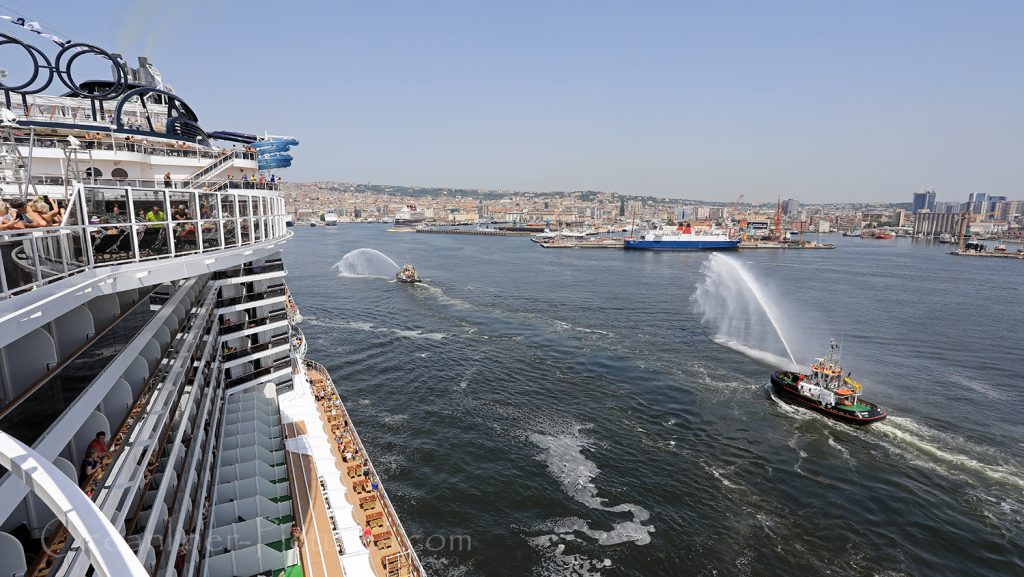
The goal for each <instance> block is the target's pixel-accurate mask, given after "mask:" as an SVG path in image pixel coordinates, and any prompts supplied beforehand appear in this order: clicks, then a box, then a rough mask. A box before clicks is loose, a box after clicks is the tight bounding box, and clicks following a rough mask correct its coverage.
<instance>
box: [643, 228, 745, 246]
mask: <svg viewBox="0 0 1024 577" xmlns="http://www.w3.org/2000/svg"><path fill="white" fill-rule="evenodd" d="M739 244H740V241H739V239H732V238H729V233H728V231H726V230H722V229H719V228H710V229H708V230H702V231H697V232H694V231H693V228H691V227H690V225H689V224H685V225H679V226H678V227H676V228H675V229H674V230H673V229H665V228H657V229H654V230H650V231H647V232H645V233H644V234H642V235H640V238H627V239H626V240H625V242H624V243H623V248H625V249H627V250H731V249H735V248H736V247H738V246H739Z"/></svg>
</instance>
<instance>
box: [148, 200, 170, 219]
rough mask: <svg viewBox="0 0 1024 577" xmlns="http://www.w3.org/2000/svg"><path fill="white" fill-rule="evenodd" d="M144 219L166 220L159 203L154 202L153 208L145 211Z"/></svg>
mask: <svg viewBox="0 0 1024 577" xmlns="http://www.w3.org/2000/svg"><path fill="white" fill-rule="evenodd" d="M146 220H147V221H149V222H163V221H165V220H167V215H166V214H164V211H163V210H161V209H160V205H158V204H154V205H153V208H152V209H150V211H149V212H147V213H146Z"/></svg>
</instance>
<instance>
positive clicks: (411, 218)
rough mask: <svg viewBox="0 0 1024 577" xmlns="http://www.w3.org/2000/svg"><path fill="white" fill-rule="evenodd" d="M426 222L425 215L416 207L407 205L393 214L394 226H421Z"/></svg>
mask: <svg viewBox="0 0 1024 577" xmlns="http://www.w3.org/2000/svg"><path fill="white" fill-rule="evenodd" d="M425 220H427V213H426V212H424V211H422V210H419V209H417V208H416V205H414V204H409V205H406V207H405V208H403V209H402V210H400V211H398V212H397V213H396V214H395V225H397V226H412V225H414V224H422V223H423V221H425Z"/></svg>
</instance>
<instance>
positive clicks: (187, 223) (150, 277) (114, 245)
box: [0, 185, 292, 324]
mask: <svg viewBox="0 0 1024 577" xmlns="http://www.w3.org/2000/svg"><path fill="white" fill-rule="evenodd" d="M59 202H63V201H59ZM285 216H286V215H285V212H284V203H283V199H281V198H279V197H277V196H276V195H274V194H273V193H271V192H263V191H245V192H242V193H235V192H206V191H197V190H188V191H184V190H167V189H136V188H131V187H118V188H113V187H96V186H90V185H84V186H83V185H76V187H75V189H74V191H73V193H72V194H71V195H70V199H69V200H68V206H67V208H66V211H65V215H64V218H63V224H61V225H60V226H51V227H45V228H31V229H23V230H10V231H3V232H0V317H7V316H8V315H14V316H16V317H18V318H20V319H21V320H29V319H34V318H36V316H39V315H38V314H37V313H42V316H43V317H47V318H42V319H40V321H39V322H47V321H48V320H52V318H51V317H56V316H59V315H60V314H62V313H63V312H66V310H61V307H63V306H66V307H67V308H71V307H73V306H75V305H76V304H78V301H79V300H81V299H83V298H92V297H94V296H96V295H99V294H108V293H113V292H118V291H124V290H130V289H138V288H141V287H144V286H150V285H152V284H155V283H161V282H169V281H172V280H178V279H181V278H187V277H190V276H195V275H198V274H206V273H210V272H215V271H218V270H222V269H224V268H228V267H237V266H239V265H243V264H246V263H250V262H251V261H257V260H259V259H261V258H266V257H268V256H271V255H272V254H273V253H274V252H277V251H279V250H280V244H281V243H283V242H285V241H287V240H288V239H289V238H290V237H291V235H292V233H291V232H290V231H288V230H287V228H286V227H285V224H284V222H285ZM175 218H177V219H178V220H175ZM277 266H282V265H277ZM29 291H33V292H32V296H31V297H25V298H24V299H22V298H19V295H23V294H26V293H28V292H29ZM66 296H77V297H78V298H77V299H75V298H61V297H66ZM48 301H49V302H48ZM53 301H57V302H58V303H60V304H57V305H54V302H53ZM43 303H47V305H46V306H44V305H43ZM43 309H46V310H43ZM33 315H35V316H33ZM33 324H34V323H33Z"/></svg>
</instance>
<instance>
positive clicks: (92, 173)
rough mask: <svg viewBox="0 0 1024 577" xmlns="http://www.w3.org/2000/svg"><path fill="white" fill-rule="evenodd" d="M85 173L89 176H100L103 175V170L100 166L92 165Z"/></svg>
mask: <svg viewBox="0 0 1024 577" xmlns="http://www.w3.org/2000/svg"><path fill="white" fill-rule="evenodd" d="M85 175H86V176H88V177H89V178H100V177H101V176H103V171H102V170H100V169H98V168H94V167H92V166H90V167H89V168H86V169H85Z"/></svg>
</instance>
